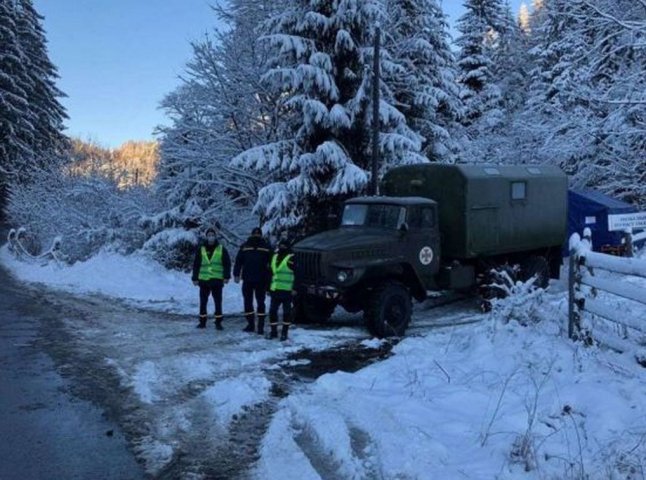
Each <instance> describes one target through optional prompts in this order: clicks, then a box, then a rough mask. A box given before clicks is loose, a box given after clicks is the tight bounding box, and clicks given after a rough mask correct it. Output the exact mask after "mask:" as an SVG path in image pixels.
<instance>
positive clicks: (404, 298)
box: [364, 281, 413, 338]
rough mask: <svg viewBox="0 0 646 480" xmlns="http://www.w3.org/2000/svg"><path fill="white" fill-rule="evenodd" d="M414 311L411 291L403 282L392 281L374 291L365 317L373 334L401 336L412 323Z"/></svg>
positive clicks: (380, 336)
mask: <svg viewBox="0 0 646 480" xmlns="http://www.w3.org/2000/svg"><path fill="white" fill-rule="evenodd" d="M412 311H413V306H412V304H411V296H410V292H409V291H408V289H407V288H406V287H405V286H404V285H403V284H401V283H399V282H395V281H392V282H387V283H384V284H382V285H380V286H379V287H377V288H376V289H375V290H374V291H373V292H372V295H371V297H370V300H369V302H368V306H367V308H366V310H365V312H364V318H365V320H366V324H367V326H368V330H369V331H370V333H371V334H372V335H374V336H376V337H378V338H384V337H391V336H398V337H401V336H403V335H404V332H405V331H406V328H407V327H408V324H409V323H410V318H411V313H412Z"/></svg>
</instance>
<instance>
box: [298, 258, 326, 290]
mask: <svg viewBox="0 0 646 480" xmlns="http://www.w3.org/2000/svg"><path fill="white" fill-rule="evenodd" d="M295 257H296V258H295V260H296V272H295V273H296V278H297V280H298V281H299V282H308V283H309V282H316V281H317V280H319V279H320V278H321V254H320V253H319V252H296V255H295Z"/></svg>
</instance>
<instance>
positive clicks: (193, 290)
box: [0, 245, 244, 314]
mask: <svg viewBox="0 0 646 480" xmlns="http://www.w3.org/2000/svg"><path fill="white" fill-rule="evenodd" d="M0 261H2V263H3V264H4V265H5V266H7V267H8V268H9V270H10V271H11V272H12V273H13V274H14V275H15V276H16V277H18V278H20V279H21V280H23V281H26V282H31V283H40V284H45V285H48V286H50V287H53V288H57V289H60V290H64V291H66V292H70V293H82V294H99V295H104V296H107V297H114V298H119V299H122V300H125V301H127V302H130V303H132V304H133V305H137V306H139V307H143V308H147V309H150V310H155V311H163V312H169V313H195V314H197V306H196V305H197V302H198V288H197V287H196V286H194V285H193V283H192V282H191V275H190V274H189V273H181V272H177V271H170V270H167V269H166V268H164V267H163V266H161V265H160V264H158V263H156V262H154V261H152V260H150V259H148V258H146V257H144V256H138V255H131V256H128V257H125V256H123V255H119V254H116V253H110V252H101V253H100V254H98V255H96V256H95V257H92V258H90V259H89V260H87V261H85V262H77V263H75V264H74V265H72V266H62V265H59V264H57V263H55V262H50V263H46V264H44V265H38V264H34V263H28V262H20V261H17V260H16V259H15V258H14V257H13V256H12V255H11V253H10V252H9V250H8V248H7V246H6V245H4V246H3V247H2V248H1V249H0ZM223 307H224V311H225V313H234V314H239V313H241V312H243V310H244V309H243V304H242V295H241V292H240V285H237V284H235V283H234V282H233V281H231V282H230V283H229V284H228V285H225V287H224V291H223ZM209 308H210V309H211V310H212V308H213V305H212V304H211V305H210V306H209Z"/></svg>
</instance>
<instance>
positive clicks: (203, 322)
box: [197, 315, 206, 328]
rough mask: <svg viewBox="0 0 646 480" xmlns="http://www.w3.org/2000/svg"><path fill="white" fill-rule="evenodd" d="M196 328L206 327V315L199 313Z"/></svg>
mask: <svg viewBox="0 0 646 480" xmlns="http://www.w3.org/2000/svg"><path fill="white" fill-rule="evenodd" d="M197 328H206V315H200V323H198V324H197Z"/></svg>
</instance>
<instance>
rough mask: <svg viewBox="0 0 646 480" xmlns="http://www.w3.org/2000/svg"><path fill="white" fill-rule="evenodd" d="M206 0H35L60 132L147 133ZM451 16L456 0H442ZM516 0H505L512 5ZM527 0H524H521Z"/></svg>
mask: <svg viewBox="0 0 646 480" xmlns="http://www.w3.org/2000/svg"><path fill="white" fill-rule="evenodd" d="M212 3H213V0H156V1H153V0H34V4H35V6H36V8H37V10H38V11H39V12H40V13H41V14H42V15H44V16H45V22H44V26H45V29H46V31H47V37H48V40H49V54H50V57H51V59H52V61H53V62H54V63H55V64H56V65H57V66H58V69H59V74H60V76H61V78H60V80H59V83H58V85H59V87H60V88H61V89H62V90H63V91H64V92H65V93H66V94H67V95H68V98H65V99H63V104H64V105H65V107H66V108H67V112H68V114H69V116H70V119H69V120H68V121H67V127H68V130H67V133H68V134H69V135H74V136H80V137H82V138H85V139H88V138H91V139H93V140H96V141H98V142H99V143H101V144H103V145H106V146H110V147H116V146H119V145H120V144H121V143H123V142H125V141H126V140H131V139H134V140H145V139H151V138H153V135H152V134H153V130H154V128H155V126H157V125H159V124H161V123H165V122H166V119H165V118H164V114H163V112H162V111H161V110H159V109H158V105H159V102H160V100H161V99H162V98H163V97H164V95H165V94H166V93H168V92H170V91H172V90H173V89H174V88H175V87H176V86H177V85H178V83H179V80H178V75H180V74H181V73H182V71H183V68H184V65H185V63H186V61H187V60H189V59H190V56H191V48H190V45H189V42H190V41H191V40H193V39H197V38H199V37H201V36H202V35H204V33H206V32H207V31H209V30H210V29H212V28H213V27H214V26H215V24H216V22H215V15H214V14H213V12H212V11H211V9H210V7H209V5H210V4H212ZM441 3H442V6H443V8H444V10H445V12H446V13H447V14H448V15H449V16H450V18H451V21H454V20H455V19H456V18H457V17H458V16H459V15H460V14H461V13H462V11H463V8H462V0H443V1H442V2H441ZM521 3H522V0H511V5H512V7H513V8H514V10H515V11H518V8H519V7H520V4H521ZM528 3H529V2H528Z"/></svg>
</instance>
